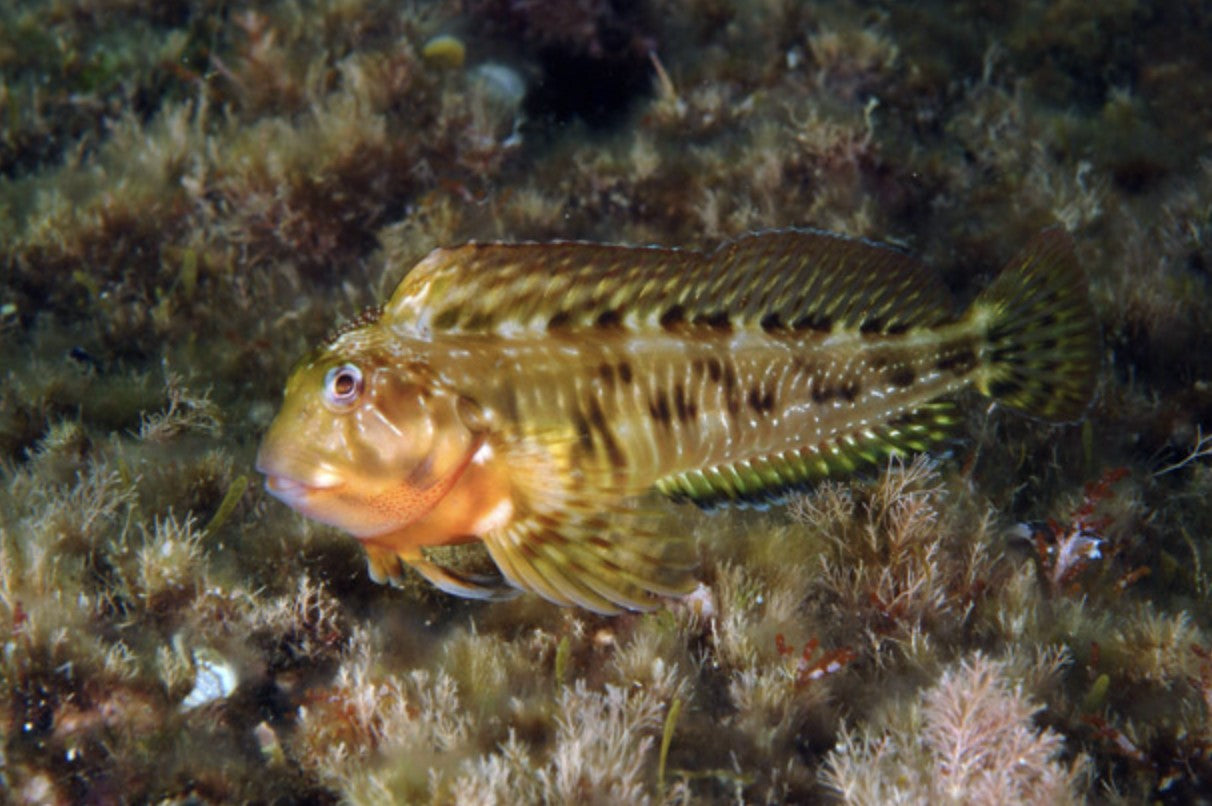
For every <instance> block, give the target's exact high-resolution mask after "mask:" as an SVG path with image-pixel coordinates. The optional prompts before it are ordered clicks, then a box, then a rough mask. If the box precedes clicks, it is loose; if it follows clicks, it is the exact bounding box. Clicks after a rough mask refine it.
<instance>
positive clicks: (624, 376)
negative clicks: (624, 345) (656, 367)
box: [618, 361, 631, 383]
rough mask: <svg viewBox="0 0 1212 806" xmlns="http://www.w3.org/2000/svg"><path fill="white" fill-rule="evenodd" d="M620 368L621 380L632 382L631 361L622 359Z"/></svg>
mask: <svg viewBox="0 0 1212 806" xmlns="http://www.w3.org/2000/svg"><path fill="white" fill-rule="evenodd" d="M618 370H619V380H621V381H622V382H623V383H631V363H630V362H629V361H620V362H619V366H618Z"/></svg>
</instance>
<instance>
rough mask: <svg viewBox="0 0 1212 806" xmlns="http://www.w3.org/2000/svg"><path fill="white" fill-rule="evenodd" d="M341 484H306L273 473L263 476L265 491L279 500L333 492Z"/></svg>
mask: <svg viewBox="0 0 1212 806" xmlns="http://www.w3.org/2000/svg"><path fill="white" fill-rule="evenodd" d="M340 486H341V484H340V483H339V482H338V483H334V484H308V483H306V482H303V481H299V480H298V479H293V478H291V477H290V476H280V475H277V474H274V473H266V474H265V489H266V490H268V491H269V492H270V494H271V495H274V496H277V497H279V498H301V497H304V496H307V495H310V494H312V493H317V492H326V491H328V490H335V489H336V488H338V487H340Z"/></svg>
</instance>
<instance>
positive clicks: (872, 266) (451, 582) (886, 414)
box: [258, 230, 1098, 613]
mask: <svg viewBox="0 0 1212 806" xmlns="http://www.w3.org/2000/svg"><path fill="white" fill-rule="evenodd" d="M1097 355H1098V334H1097V327H1096V322H1095V318H1094V315H1093V312H1092V310H1091V308H1090V304H1089V302H1088V298H1087V293H1086V287H1085V280H1084V278H1083V276H1082V272H1081V271H1080V268H1079V267H1078V265H1077V262H1076V259H1075V257H1074V254H1073V247H1072V244H1071V242H1070V240H1069V238H1068V236H1066V235H1065V234H1064V233H1062V232H1059V231H1049V232H1045V233H1043V234H1041V235H1040V236H1038V237H1037V238H1036V239H1035V240H1034V241H1033V242H1032V243H1031V244H1029V245H1028V246H1027V247H1026V248H1025V249H1024V250H1023V251H1022V253H1020V254H1019V255H1018V256H1017V257H1015V258H1014V259H1013V260H1012V261H1011V262H1010V263H1009V264H1008V265H1007V266H1006V268H1005V269H1004V270H1003V271H1002V273H1001V274H1000V275H999V276H998V277H997V278H996V279H995V280H994V282H993V283H992V284H991V285H990V287H989V288H987V289H986V290H985V291H984V292H983V293H982V294H981V295H980V296H979V297H978V298H977V299H976V301H975V302H974V303H973V304H972V306H971V307H970V308H969V309H968V310H967V311H966V312H964V313H963V314H962V315H959V316H956V315H955V314H954V313H953V311H952V306H951V303H950V300H949V299H948V297H947V295H946V293H945V290H944V289H943V287H942V285H941V284H940V283H939V282H938V281H937V280H936V279H935V278H934V277H933V276H932V274H931V273H930V272H929V271H928V270H926V269H925V268H924V267H923V266H922V265H921V264H920V263H919V262H917V261H916V260H914V259H912V258H910V257H908V256H906V255H904V254H903V253H901V252H899V251H897V250H894V249H891V248H888V247H884V246H879V245H876V244H872V243H869V242H866V241H861V240H854V239H849V238H843V237H840V236H836V235H831V234H827V233H822V232H814V231H803V230H777V231H770V232H763V233H755V234H752V235H749V236H746V237H743V238H741V239H738V240H736V241H734V242H730V243H727V244H725V245H723V246H721V247H720V248H718V249H717V250H715V251H713V252H709V253H704V252H696V251H689V250H677V249H665V248H656V247H638V248H637V247H626V246H609V245H597V244H587V243H549V244H534V243H525V244H474V243H472V244H467V245H464V246H460V247H454V248H448V249H438V250H436V251H434V252H433V253H431V254H430V255H429V256H428V257H426V258H425V259H424V260H422V261H421V262H420V263H419V264H418V265H417V266H416V267H414V268H413V269H412V270H411V271H410V272H409V273H408V275H407V276H406V277H405V278H404V280H403V281H402V282H401V283H400V285H399V287H398V288H397V289H396V291H395V293H394V294H393V296H392V297H391V299H390V300H389V301H388V303H387V304H386V305H385V306H384V308H383V309H382V312H381V314H379V315H378V316H377V317H368V318H366V319H365V320H363V321H359V322H358V323H357V325H356V326H354V327H350V328H346V329H344V330H343V332H341V333H340V334H338V335H337V336H336V337H335V338H333V339H332V340H330V342H329V343H327V344H325V345H324V346H322V347H321V348H320V349H319V350H317V351H315V352H314V353H313V354H311V355H309V356H307V357H305V358H304V359H303V360H302V361H300V362H299V364H298V365H297V366H296V368H295V369H294V371H293V372H292V374H291V377H290V379H289V380H288V382H287V387H286V395H285V401H284V403H283V407H282V410H281V412H280V413H279V414H278V416H277V418H276V419H275V421H274V423H273V424H272V426H271V427H270V430H269V433H268V434H267V435H266V438H265V441H264V443H263V445H262V448H261V452H260V454H259V457H258V467H259V468H260V470H261V471H262V472H263V473H265V474H266V476H267V487H268V489H269V490H270V492H271V493H273V494H275V495H276V496H278V497H279V498H281V499H282V500H283V501H285V502H286V503H288V504H290V505H291V506H293V507H295V508H296V509H298V510H300V511H301V512H304V513H305V514H307V515H310V516H312V517H315V518H317V519H319V520H322V521H325V522H327V523H331V524H334V525H336V526H339V527H341V528H343V529H345V530H346V531H348V532H350V533H351V534H353V535H354V536H355V537H357V538H358V539H359V540H361V541H362V543H363V545H364V546H365V548H366V550H367V552H368V556H369V561H370V569H371V573H372V575H373V576H374V577H375V578H376V579H379V580H387V579H397V578H399V576H400V575H401V574H402V573H403V568H404V566H406V565H408V566H412V567H413V568H415V569H416V570H417V571H419V572H420V573H421V574H423V575H424V576H425V577H427V578H428V579H430V581H432V582H434V583H435V584H437V585H438V586H439V587H441V588H442V589H443V590H447V591H449V592H452V593H457V594H459V595H464V596H478V597H484V598H492V597H498V596H502V595H506V594H507V593H508V592H509V591H511V590H514V589H517V588H521V589H524V590H530V591H534V592H537V593H539V594H541V595H543V596H545V597H546V598H548V599H550V600H552V601H554V602H557V603H560V604H574V605H579V606H582V607H585V608H588V609H591V610H595V611H598V612H603V613H612V612H617V611H618V610H619V609H621V608H636V609H640V608H646V607H651V606H652V605H653V604H654V603H655V602H656V601H657V597H660V596H665V595H677V594H679V593H683V592H685V591H686V590H687V587H688V585H689V584H690V582H691V580H692V568H693V566H692V563H691V562H690V558H691V552H690V550H689V549H690V547H689V545H688V536H687V535H665V534H655V533H653V532H652V530H651V527H650V526H649V525H648V524H647V523H646V521H648V520H650V519H648V518H645V517H644V515H643V512H642V511H641V510H637V509H636V508H635V506H634V504H635V502H636V500H637V499H638V498H639V497H640V496H642V495H643V494H644V493H646V492H647V491H649V490H653V489H655V490H657V491H659V492H661V493H664V494H665V495H666V496H669V497H671V498H673V499H678V500H689V501H693V502H695V503H697V504H699V505H701V506H704V507H710V506H715V505H719V504H723V503H742V504H744V503H765V502H768V501H770V500H773V499H777V498H778V497H780V496H782V495H784V494H785V493H786V492H787V491H789V490H792V489H797V488H802V487H804V486H805V485H808V484H811V483H812V482H814V481H817V480H819V479H822V478H825V477H828V476H835V475H842V474H846V473H849V472H852V471H854V470H856V469H858V468H861V467H863V466H870V465H874V464H876V463H880V462H883V461H885V460H886V459H887V458H888V457H889V456H895V455H904V454H909V453H914V452H920V451H925V450H928V449H929V448H930V447H931V446H934V445H937V444H939V443H940V442H942V441H944V440H945V439H947V438H948V436H949V434H950V432H951V431H952V428H953V426H954V425H955V424H956V422H957V414H956V409H955V405H956V404H955V402H954V401H955V398H956V396H957V394H959V393H960V392H962V391H964V390H965V389H969V388H972V389H975V390H977V391H978V392H980V393H982V394H984V395H988V396H991V397H993V398H995V399H997V400H999V401H1000V402H1002V403H1003V404H1005V405H1007V406H1009V407H1011V408H1015V409H1019V410H1021V411H1024V412H1026V413H1028V414H1031V415H1034V416H1037V417H1040V418H1043V419H1048V420H1054V421H1065V420H1073V419H1076V418H1078V417H1080V416H1081V415H1082V413H1083V412H1084V410H1085V408H1086V407H1087V405H1088V402H1089V400H1090V397H1091V394H1092V390H1093V388H1094V385H1095V377H1094V376H1095V371H1096V368H1097V363H1098V362H1097ZM472 540H481V541H483V542H484V544H485V546H486V547H487V549H488V552H489V554H490V555H491V557H492V559H493V560H494V562H495V563H496V565H497V566H498V568H499V569H500V572H501V575H502V577H503V579H499V580H498V579H493V578H488V579H486V578H482V577H473V576H470V575H467V574H460V573H458V572H456V571H454V570H452V569H449V568H445V567H442V566H441V565H438V564H437V563H435V562H433V561H431V560H429V559H428V558H426V557H425V555H424V554H423V552H422V549H423V548H425V547H428V546H439V545H448V544H454V543H461V542H467V541H472Z"/></svg>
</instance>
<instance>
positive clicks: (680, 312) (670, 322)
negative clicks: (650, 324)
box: [660, 305, 686, 330]
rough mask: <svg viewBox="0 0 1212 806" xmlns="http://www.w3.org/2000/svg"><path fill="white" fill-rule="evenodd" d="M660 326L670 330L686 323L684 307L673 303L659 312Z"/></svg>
mask: <svg viewBox="0 0 1212 806" xmlns="http://www.w3.org/2000/svg"><path fill="white" fill-rule="evenodd" d="M660 321H661V327H663V328H664V329H665V330H672V329H674V328H676V327H678V326H679V325H683V324H685V323H686V309H685V308H683V307H682V306H681V305H674V306H672V307H670V308H669V309H667V310H666V311H665V312H664V313H663V314H661V320H660Z"/></svg>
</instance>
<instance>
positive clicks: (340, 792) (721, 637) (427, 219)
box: [0, 0, 1212, 803]
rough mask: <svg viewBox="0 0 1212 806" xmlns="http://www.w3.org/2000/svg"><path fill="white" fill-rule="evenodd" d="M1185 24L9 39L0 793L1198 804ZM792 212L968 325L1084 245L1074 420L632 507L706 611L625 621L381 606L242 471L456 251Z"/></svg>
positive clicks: (1194, 224)
mask: <svg viewBox="0 0 1212 806" xmlns="http://www.w3.org/2000/svg"><path fill="white" fill-rule="evenodd" d="M443 37H445V38H448V39H440V38H443ZM1210 38H1212V12H1209V9H1208V8H1207V7H1206V4H1201V3H1194V2H1170V3H1157V4H1145V3H1135V2H1130V1H1128V0H1124V1H1123V2H1114V3H1103V4H1096V5H1091V4H1083V3H1074V2H1069V1H1068V0H1057V1H1056V2H1044V1H1043V0H1029V1H1027V0H1024V1H1023V2H1014V3H1004V4H990V3H976V2H963V3H958V4H956V3H941V2H934V1H932V2H925V3H914V4H888V3H875V2H751V3H746V2H730V1H729V0H692V2H688V3H674V2H670V0H642V1H641V2H629V3H613V2H605V1H604V0H602V1H599V0H585V2H575V3H572V2H563V0H560V1H559V2H557V1H556V0H550V1H548V0H535V1H534V2H526V3H515V2H504V1H498V0H475V1H474V2H433V3H406V4H400V3H394V2H386V1H385V0H307V2H295V1H294V0H291V2H269V3H264V4H259V5H258V6H257V7H256V8H244V7H236V6H231V5H230V4H227V3H212V2H205V1H204V0H182V2H172V3H148V2H139V0H123V2H114V1H113V0H101V1H100V2H78V3H67V4H65V3H60V2H50V0H19V1H18V2H16V3H12V4H9V5H7V6H5V8H4V9H2V10H0V265H2V266H3V269H2V270H0V376H2V378H3V382H2V383H0V800H5V801H6V802H15V803H71V802H99V803H111V802H114V803H117V802H149V801H165V802H187V801H188V802H207V803H209V802H213V803H226V802H248V801H252V802H257V801H270V800H289V801H302V802H317V803H328V802H337V801H349V802H374V803H382V802H388V801H393V800H394V801H397V802H411V801H426V802H438V803H448V802H449V803H470V802H500V803H517V802H565V801H570V800H576V801H577V802H595V801H596V802H624V801H625V802H634V803H644V802H663V803H682V802H689V801H700V802H731V801H742V802H805V801H815V800H826V801H827V800H836V801H845V802H854V803H869V802H883V801H885V800H892V799H899V800H902V801H911V800H914V799H915V798H916V799H930V800H932V801H934V802H964V803H975V802H998V801H997V798H998V797H1001V798H1004V797H1005V796H1006V793H1019V795H1020V796H1021V797H1023V798H1037V797H1039V798H1048V799H1050V800H1052V801H1054V802H1078V801H1083V800H1087V799H1093V800H1103V801H1110V802H1142V801H1145V800H1150V801H1155V802H1175V803H1178V802H1190V801H1192V800H1193V799H1195V798H1197V797H1199V796H1201V795H1206V793H1207V792H1208V791H1209V790H1210V789H1212V762H1210V761H1209V756H1208V752H1207V748H1208V746H1209V744H1210V743H1212V660H1210V656H1212V650H1210V647H1212V643H1210V641H1212V638H1210V637H1209V631H1210V630H1212V623H1210V622H1209V618H1210V617H1209V614H1210V613H1212V607H1210V606H1209V605H1210V602H1209V595H1210V593H1209V592H1210V591H1212V585H1210V584H1209V578H1208V571H1207V569H1208V568H1209V567H1212V543H1210V542H1209V539H1208V535H1209V534H1210V533H1212V510H1210V509H1209V507H1208V504H1207V502H1208V501H1209V500H1210V497H1212V462H1209V456H1208V442H1207V436H1206V435H1208V434H1212V344H1210V343H1209V339H1210V334H1212V299H1210V287H1209V286H1210V283H1212V280H1210V277H1209V272H1210V267H1212V142H1210V141H1209V138H1208V135H1207V133H1208V131H1209V130H1212V128H1210V123H1212V117H1210V116H1212V55H1210V52H1209V50H1208V48H1207V47H1206V43H1207V42H1208V41H1209V39H1210ZM435 41H446V42H449V43H450V44H451V45H452V46H453V44H455V43H457V45H458V46H459V47H458V48H457V49H458V50H459V52H460V53H461V54H462V55H461V58H460V59H458V60H455V59H440V60H438V62H435V61H434V59H433V58H432V57H431V58H430V59H428V60H427V59H426V47H427V43H433V42H435ZM494 82H495V83H494ZM519 93H520V94H519ZM781 226H813V227H821V228H825V229H830V230H836V231H840V232H843V233H847V234H850V235H855V236H862V237H870V238H874V239H877V240H881V241H886V242H891V243H894V244H898V245H901V246H903V247H905V248H907V249H909V250H910V251H912V252H913V253H915V254H918V255H920V256H922V257H923V258H924V259H926V260H927V261H928V262H929V263H930V264H931V265H933V266H936V267H938V270H939V271H940V273H941V274H942V276H943V277H944V279H945V280H946V281H947V283H948V285H949V286H950V287H951V288H952V289H953V290H954V291H955V294H956V297H957V301H959V302H962V300H963V299H965V298H968V297H971V296H972V294H974V293H975V292H976V290H977V289H979V288H981V287H983V286H984V285H985V283H986V281H987V278H988V277H989V276H991V275H992V274H993V273H995V272H996V271H997V269H998V268H999V266H1000V265H1001V263H1002V262H1003V261H1004V260H1006V259H1007V258H1008V257H1009V256H1010V255H1012V254H1013V253H1014V252H1016V251H1017V249H1018V248H1019V247H1020V246H1021V245H1022V244H1023V243H1024V242H1025V241H1026V240H1027V239H1028V238H1030V237H1031V236H1032V235H1033V234H1035V233H1036V232H1037V231H1038V230H1040V229H1042V228H1045V227H1050V226H1062V227H1065V228H1066V229H1068V230H1069V231H1070V232H1071V233H1072V234H1073V236H1074V239H1075V241H1076V243H1077V246H1078V252H1079V255H1080V258H1081V262H1082V263H1083V265H1084V266H1085V268H1086V271H1087V273H1088V275H1089V280H1090V288H1091V294H1092V297H1093V299H1094V301H1095V304H1096V306H1097V309H1098V313H1099V317H1100V321H1101V323H1102V327H1103V333H1104V347H1105V361H1104V364H1103V367H1102V369H1101V372H1100V376H1099V388H1098V389H1097V390H1096V391H1097V396H1096V402H1095V404H1094V405H1093V407H1092V408H1091V410H1090V411H1089V413H1088V414H1087V416H1086V418H1085V419H1084V421H1083V422H1082V423H1081V424H1080V425H1070V426H1064V427H1053V426H1047V425H1043V424H1040V423H1036V422H1033V421H1029V420H1026V419H1024V418H1021V417H1016V416H1014V415H1013V414H1009V413H1005V412H1002V411H999V410H996V409H993V410H986V409H985V408H983V407H980V406H975V407H974V406H971V405H969V406H966V410H967V412H968V413H967V419H966V420H965V423H964V427H963V429H962V431H963V434H962V438H961V439H960V440H959V441H957V443H956V444H955V445H954V447H953V448H952V449H951V450H950V451H949V452H948V454H947V455H939V456H936V457H933V458H932V459H930V460H928V461H927V460H919V461H916V462H911V463H908V464H895V463H894V464H892V465H890V466H888V467H887V468H885V469H884V470H883V471H882V472H880V473H877V474H872V475H870V476H867V477H862V478H857V479H854V480H849V481H846V482H840V483H838V482H835V483H830V484H825V485H822V486H820V487H819V488H818V489H816V490H814V491H813V492H811V493H809V494H807V495H805V496H802V497H799V498H796V499H794V500H792V501H791V502H789V504H788V505H787V506H785V507H780V508H774V509H771V510H769V511H767V512H764V513H763V512H735V511H724V512H718V513H712V514H702V513H698V512H690V511H687V510H686V509H685V508H679V507H676V506H674V505H672V504H656V505H655V506H656V508H657V509H658V510H660V511H662V512H664V513H665V517H666V518H667V523H665V524H663V527H664V528H670V529H679V530H690V531H691V532H692V533H693V534H694V536H695V538H696V540H697V541H698V544H699V556H700V559H701V562H700V568H699V571H698V575H699V579H700V581H701V585H700V587H699V588H698V590H696V591H695V592H694V593H693V594H691V595H690V596H688V597H686V598H684V599H682V600H678V601H671V602H669V603H667V605H666V606H665V607H664V608H663V609H661V610H659V611H657V612H654V613H649V614H628V615H624V616H619V617H616V618H610V619H607V618H600V617H596V616H592V615H590V614H586V613H583V612H578V611H571V610H561V609H558V608H555V607H552V606H550V605H548V604H546V603H545V602H543V601H541V600H538V599H536V598H534V597H520V598H518V599H515V600H513V601H510V602H498V603H492V604H485V603H475V602H467V601H462V600H456V599H452V598H450V597H447V596H445V595H443V594H440V593H438V592H435V591H433V590H432V589H430V588H429V587H428V586H426V585H424V584H419V583H418V584H406V585H404V586H403V587H401V588H398V589H396V588H389V587H380V586H377V585H374V584H373V583H372V582H370V580H369V578H368V576H367V574H366V571H365V567H364V564H363V561H362V559H361V557H360V554H359V550H358V549H357V547H356V546H355V545H353V541H351V540H349V539H348V538H346V537H343V536H341V535H338V534H336V533H334V532H333V531H332V530H330V529H327V528H325V527H322V526H319V525H317V524H315V523H311V522H307V521H304V520H301V519H300V518H298V517H296V516H295V515H293V514H292V513H291V512H289V511H288V510H287V509H286V508H285V507H283V506H280V505H279V504H277V503H276V502H274V501H273V500H272V499H270V498H268V496H266V494H265V493H264V492H263V491H261V490H260V489H259V488H257V487H256V485H255V484H250V483H249V479H250V478H253V476H252V475H251V474H252V457H253V452H254V451H255V446H256V444H257V441H258V439H259V436H260V434H261V432H262V431H263V429H264V427H265V426H266V425H267V423H268V421H269V419H270V417H271V416H272V413H273V410H274V407H275V406H276V405H277V402H278V395H279V392H280V386H281V382H282V380H283V379H284V377H285V375H286V373H287V371H288V369H289V368H290V366H291V364H292V363H293V362H294V360H295V359H296V358H297V357H298V356H299V355H301V354H302V353H303V352H304V351H305V350H307V349H308V348H309V347H310V346H313V345H314V344H315V343H316V342H317V341H318V340H320V339H321V338H322V337H323V335H324V334H325V332H326V331H328V330H329V329H331V328H332V327H333V326H334V325H336V324H338V323H339V322H340V321H341V320H343V319H348V318H352V317H354V316H356V315H357V312H358V311H360V310H362V309H363V308H364V307H365V306H367V305H369V304H373V303H376V302H379V301H381V299H382V298H383V296H384V294H385V293H387V292H388V291H389V290H390V289H391V288H392V287H393V286H394V284H395V282H397V281H398V280H399V278H400V277H401V276H402V275H403V273H404V272H405V271H406V270H407V269H408V268H409V267H410V266H412V265H413V264H414V263H415V262H416V261H417V260H418V259H419V258H420V257H422V256H423V255H424V254H425V253H426V252H427V251H428V250H429V249H431V248H432V247H434V246H438V245H448V244H454V243H458V242H461V241H464V240H468V239H480V240H489V239H498V238H503V239H508V240H523V239H549V238H581V239H595V240H605V241H616V242H627V243H654V242H655V243H664V244H671V245H683V246H694V247H709V246H711V245H713V244H715V243H717V242H719V241H720V240H722V239H725V238H728V237H732V236H735V235H738V234H740V233H743V232H745V231H749V230H753V229H761V228H767V227H781ZM968 402H970V401H968ZM202 524H204V525H202ZM464 554H465V555H468V556H466V557H463V559H464V560H465V561H466V562H469V563H474V562H476V561H477V560H481V561H482V558H480V557H477V556H475V553H474V552H467V551H466V550H464ZM965 708H967V709H968V713H970V714H972V715H973V720H972V721H971V722H969V723H967V727H965V725H964V724H961V722H962V720H959V719H958V717H957V714H959V713H961V712H962V711H963V710H964V709H965ZM919 737H921V741H919ZM1011 761H1013V763H1011Z"/></svg>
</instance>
